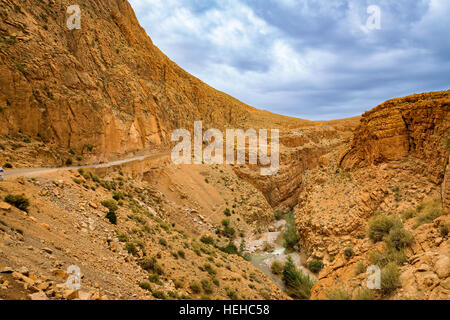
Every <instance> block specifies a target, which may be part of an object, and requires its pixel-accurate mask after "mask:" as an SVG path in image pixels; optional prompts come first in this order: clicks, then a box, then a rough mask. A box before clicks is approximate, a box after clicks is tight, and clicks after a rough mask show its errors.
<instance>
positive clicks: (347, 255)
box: [344, 247, 355, 260]
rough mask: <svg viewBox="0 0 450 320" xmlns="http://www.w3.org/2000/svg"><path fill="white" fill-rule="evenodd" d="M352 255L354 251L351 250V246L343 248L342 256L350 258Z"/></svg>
mask: <svg viewBox="0 0 450 320" xmlns="http://www.w3.org/2000/svg"><path fill="white" fill-rule="evenodd" d="M354 255H355V251H354V250H353V248H351V247H349V248H345V250H344V256H345V258H346V259H347V260H350V259H351V258H352V257H353V256H354Z"/></svg>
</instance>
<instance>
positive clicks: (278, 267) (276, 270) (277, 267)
mask: <svg viewBox="0 0 450 320" xmlns="http://www.w3.org/2000/svg"><path fill="white" fill-rule="evenodd" d="M283 269H284V265H283V263H281V262H280V261H274V262H272V265H271V266H270V270H271V271H272V273H273V274H276V275H281V274H283Z"/></svg>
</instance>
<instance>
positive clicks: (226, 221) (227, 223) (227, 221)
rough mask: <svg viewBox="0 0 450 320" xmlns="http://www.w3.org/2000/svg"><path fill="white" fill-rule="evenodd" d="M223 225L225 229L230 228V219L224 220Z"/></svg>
mask: <svg viewBox="0 0 450 320" xmlns="http://www.w3.org/2000/svg"><path fill="white" fill-rule="evenodd" d="M222 225H223V226H224V227H229V226H230V220H229V219H223V220H222Z"/></svg>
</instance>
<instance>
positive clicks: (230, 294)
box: [225, 287, 239, 300]
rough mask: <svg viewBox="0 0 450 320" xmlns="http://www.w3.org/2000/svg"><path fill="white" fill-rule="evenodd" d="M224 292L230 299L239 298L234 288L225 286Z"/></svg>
mask: <svg viewBox="0 0 450 320" xmlns="http://www.w3.org/2000/svg"><path fill="white" fill-rule="evenodd" d="M225 292H226V293H227V297H228V298H230V299H231V300H238V299H239V297H238V294H237V292H236V290H234V289H231V288H230V287H226V288H225Z"/></svg>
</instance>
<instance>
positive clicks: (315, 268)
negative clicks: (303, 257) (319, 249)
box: [308, 260, 323, 273]
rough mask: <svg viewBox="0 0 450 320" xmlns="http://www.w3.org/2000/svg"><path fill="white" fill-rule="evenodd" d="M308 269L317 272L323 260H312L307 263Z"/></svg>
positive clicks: (320, 268) (321, 266)
mask: <svg viewBox="0 0 450 320" xmlns="http://www.w3.org/2000/svg"><path fill="white" fill-rule="evenodd" d="M308 269H309V270H311V271H312V272H314V273H319V272H320V271H322V269H323V262H322V261H319V260H313V261H311V262H310V263H309V264H308Z"/></svg>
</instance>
